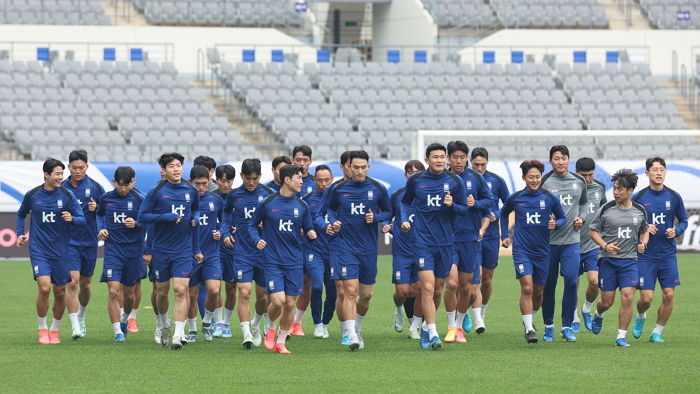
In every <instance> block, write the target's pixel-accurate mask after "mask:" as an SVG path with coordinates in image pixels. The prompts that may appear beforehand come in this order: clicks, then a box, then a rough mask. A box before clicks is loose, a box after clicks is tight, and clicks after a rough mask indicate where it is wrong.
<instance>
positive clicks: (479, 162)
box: [465, 147, 509, 320]
mask: <svg viewBox="0 0 700 394" xmlns="http://www.w3.org/2000/svg"><path fill="white" fill-rule="evenodd" d="M488 162H489V152H488V150H486V148H482V147H477V148H474V149H472V153H471V163H472V168H473V169H474V171H476V172H478V173H480V174H481V176H483V177H484V180H485V181H486V185H487V186H488V187H489V189H490V190H491V194H493V198H494V205H493V206H492V207H491V211H490V212H489V220H490V222H491V224H490V225H489V226H488V228H487V229H486V233H485V234H484V238H483V239H482V240H481V268H482V270H481V286H480V287H481V288H480V291H481V319H482V320H484V319H485V317H486V308H487V307H488V303H489V301H490V300H491V293H492V292H493V272H494V271H495V270H496V267H497V266H498V253H499V251H500V249H501V234H500V230H501V227H500V225H499V223H498V220H499V218H500V214H501V212H500V209H499V207H498V200H500V201H501V203H503V204H505V203H506V199H508V195H509V192H508V185H506V182H505V181H504V180H503V178H501V177H500V176H498V175H496V174H494V173H493V172H491V171H488V170H487V166H488ZM466 316H469V314H467V315H466ZM466 316H465V319H466Z"/></svg>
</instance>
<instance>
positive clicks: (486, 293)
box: [481, 239, 501, 319]
mask: <svg viewBox="0 0 700 394" xmlns="http://www.w3.org/2000/svg"><path fill="white" fill-rule="evenodd" d="M500 247H501V245H500V242H499V240H498V239H488V240H483V241H481V268H482V269H481V318H482V319H485V318H486V309H487V308H488V304H489V301H491V294H492V293H493V273H494V271H495V270H496V267H497V266H498V253H499V251H500Z"/></svg>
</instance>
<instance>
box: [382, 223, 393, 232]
mask: <svg viewBox="0 0 700 394" xmlns="http://www.w3.org/2000/svg"><path fill="white" fill-rule="evenodd" d="M390 230H391V224H386V225H384V226H382V232H383V233H384V234H386V233H388V232H389V231H390Z"/></svg>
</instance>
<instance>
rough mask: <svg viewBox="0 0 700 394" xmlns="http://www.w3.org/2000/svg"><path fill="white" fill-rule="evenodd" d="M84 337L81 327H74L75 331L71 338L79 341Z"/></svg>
mask: <svg viewBox="0 0 700 394" xmlns="http://www.w3.org/2000/svg"><path fill="white" fill-rule="evenodd" d="M82 337H83V333H82V331H81V330H80V327H73V333H72V334H71V338H73V340H74V341H77V340H78V339H80V338H82Z"/></svg>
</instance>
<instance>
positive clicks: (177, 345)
mask: <svg viewBox="0 0 700 394" xmlns="http://www.w3.org/2000/svg"><path fill="white" fill-rule="evenodd" d="M170 349H172V350H180V349H182V338H180V337H179V336H177V335H173V340H172V344H171V345H170Z"/></svg>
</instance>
